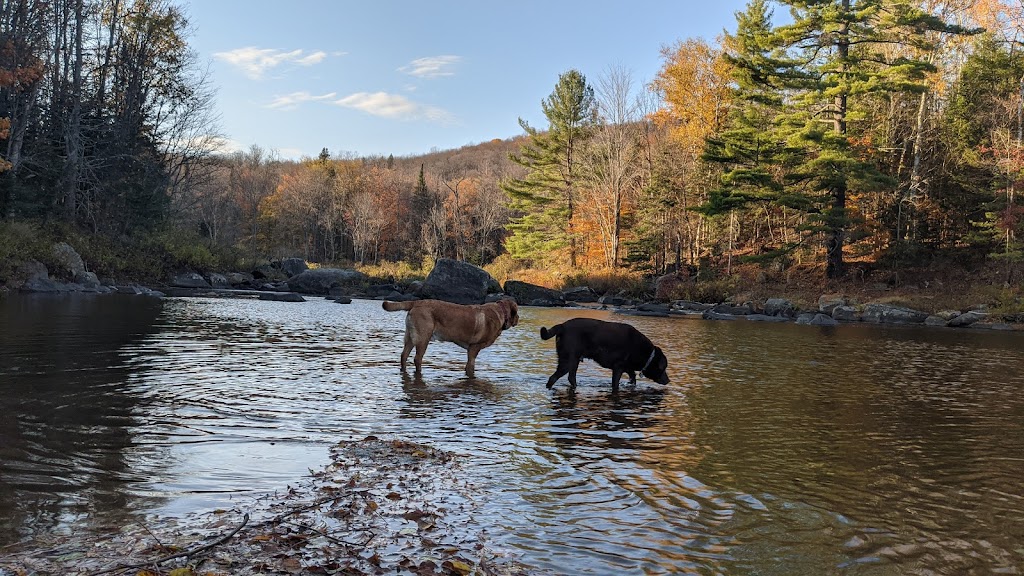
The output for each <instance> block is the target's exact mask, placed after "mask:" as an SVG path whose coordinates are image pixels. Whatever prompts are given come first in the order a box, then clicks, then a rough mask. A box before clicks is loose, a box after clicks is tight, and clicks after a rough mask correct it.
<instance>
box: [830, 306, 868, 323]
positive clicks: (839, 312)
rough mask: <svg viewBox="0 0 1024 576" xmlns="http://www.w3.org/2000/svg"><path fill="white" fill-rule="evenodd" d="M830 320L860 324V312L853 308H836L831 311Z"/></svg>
mask: <svg viewBox="0 0 1024 576" xmlns="http://www.w3.org/2000/svg"><path fill="white" fill-rule="evenodd" d="M832 318H833V319H835V320H838V321H840V322H860V320H861V318H860V312H858V311H857V309H856V308H855V307H853V306H836V307H835V308H833V309H832Z"/></svg>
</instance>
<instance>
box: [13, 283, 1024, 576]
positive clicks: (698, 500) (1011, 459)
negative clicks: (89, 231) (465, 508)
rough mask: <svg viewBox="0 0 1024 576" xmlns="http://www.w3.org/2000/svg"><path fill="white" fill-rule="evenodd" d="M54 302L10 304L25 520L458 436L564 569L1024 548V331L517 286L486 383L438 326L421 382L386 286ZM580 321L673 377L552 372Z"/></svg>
mask: <svg viewBox="0 0 1024 576" xmlns="http://www.w3.org/2000/svg"><path fill="white" fill-rule="evenodd" d="M61 302H62V301H57V302H54V301H43V302H41V303H40V302H29V303H28V304H26V303H25V301H18V302H17V304H16V305H14V304H11V303H10V302H9V301H8V302H4V301H0V320H4V322H0V344H3V347H2V349H0V382H2V385H3V387H4V390H5V394H4V395H3V400H0V402H2V403H3V404H2V405H0V408H2V409H3V410H4V413H5V414H9V415H16V416H15V417H14V418H13V419H12V418H10V417H7V418H5V419H4V420H2V421H0V509H4V510H9V511H11V512H10V513H9V514H7V515H6V517H5V518H4V521H5V523H4V527H6V528H7V529H8V530H9V533H10V534H13V535H14V536H12V537H18V535H24V534H26V533H30V532H31V531H33V530H51V531H60V530H66V529H69V527H73V526H76V525H79V524H81V523H83V522H86V523H92V524H102V523H111V524H114V525H116V523H117V522H121V521H124V519H123V517H124V516H125V515H133V514H160V515H168V514H181V513H186V512H190V511H193V510H201V509H208V508H212V507H222V506H229V505H231V502H233V501H234V500H235V499H237V498H240V497H242V496H245V495H250V494H258V493H261V492H265V491H273V490H281V489H283V488H284V487H286V486H287V485H288V484H289V483H294V482H295V481H296V480H297V479H299V478H301V477H302V476H303V475H304V474H306V473H307V470H308V469H315V468H318V467H319V466H321V465H322V464H324V463H325V462H326V461H327V451H326V447H327V446H329V445H331V444H333V443H335V442H337V441H338V440H341V439H351V438H358V437H361V436H364V435H367V434H377V435H393V436H398V437H403V438H407V439H410V440H414V441H421V442H427V443H430V444H432V445H435V446H437V447H439V448H443V449H446V450H451V451H453V452H455V453H457V454H459V455H460V457H461V461H462V466H463V470H464V472H465V474H466V477H467V480H468V481H471V482H472V483H473V484H474V485H475V486H477V487H478V488H479V490H480V493H481V498H483V499H484V501H483V502H482V503H481V504H482V515H481V516H480V517H477V518H475V519H474V522H476V523H478V524H479V526H480V527H486V528H487V530H488V533H489V535H490V538H491V539H492V540H493V543H494V545H496V546H498V547H506V548H507V549H508V550H510V551H512V552H515V553H517V554H519V555H520V556H521V557H522V558H523V560H524V561H525V563H527V564H529V565H532V566H535V567H537V568H539V569H541V570H548V571H551V572H555V573H559V574H607V573H616V572H628V573H647V574H669V573H694V574H718V573H734V574H748V573H749V574H797V573H801V574H826V573H836V572H847V571H848V572H855V573H857V574H893V573H920V572H935V573H968V572H971V571H978V572H994V571H998V570H1013V569H1016V567H1019V566H1021V565H1024V549H1022V548H1021V547H1020V545H1019V544H1018V543H1019V542H1020V541H1024V512H1022V510H1024V506H1022V501H1024V488H1022V486H1021V484H1020V482H1019V478H1020V476H1021V473H1022V472H1024V458H1022V457H1021V456H1020V454H1022V453H1024V424H1022V423H1024V393H1022V392H1024V376H1022V374H1024V370H1022V368H1024V359H1022V357H1021V355H1020V354H1019V350H1020V344H1021V343H1022V339H1021V335H1018V334H980V333H976V332H965V331H959V332H957V331H935V330H932V331H923V330H914V329H886V328H880V327H859V326H843V327H840V328H838V329H820V328H816V327H807V326H795V325H774V324H773V325H762V324H759V325H750V324H747V323H740V322H734V323H715V322H704V321H698V320H691V319H678V318H670V319H663V318H645V317H618V316H614V315H611V314H609V313H608V312H604V311H593V310H549V309H535V308H523V309H522V310H521V317H522V318H521V323H520V325H519V326H518V327H516V328H514V329H512V330H510V331H508V332H506V333H505V334H503V335H502V337H501V338H500V339H499V340H498V342H497V343H496V344H495V345H494V346H492V347H491V348H488V349H487V350H485V351H484V352H482V353H481V355H480V357H479V358H478V360H477V374H478V377H477V378H472V379H471V378H465V377H464V376H463V375H462V374H461V367H462V365H463V364H464V362H465V356H464V354H465V353H464V352H463V351H462V350H461V349H458V348H456V347H454V346H451V345H446V344H432V345H431V347H430V349H429V351H428V353H427V358H426V362H425V366H424V373H423V375H422V378H414V377H411V376H408V375H402V374H401V373H400V372H399V370H398V368H397V360H398V354H399V351H400V350H401V345H402V330H403V327H404V319H403V318H404V314H400V313H394V314H389V313H386V312H384V311H383V310H381V308H380V304H379V302H369V301H358V300H357V301H355V302H353V303H352V304H351V305H338V304H334V303H332V302H329V301H325V300H318V299H314V300H311V301H310V302H307V303H305V304H301V305H295V304H292V303H278V302H262V301H253V300H227V301H224V300H199V299H168V300H164V301H162V302H159V301H151V302H150V303H143V304H138V302H139V300H133V301H130V302H129V301H116V300H113V299H111V300H103V299H97V300H96V301H94V302H93V303H92V304H88V305H86V304H81V303H77V304H73V305H72V304H68V303H66V302H64V303H63V304H62V303H61ZM109 302H116V304H114V305H111V304H108V303H109ZM152 302H157V303H156V304H153V303H152ZM2 306H7V307H6V308H4V307H2ZM62 306H65V307H66V308H62ZM89 306H93V308H90V307H89ZM133 306H134V307H137V308H133ZM40 309H45V310H47V311H48V314H43V315H40V314H39V313H38V311H39V310H40ZM580 315H586V316H591V317H598V318H607V319H612V320H618V321H624V322H630V323H633V324H636V325H637V326H638V327H640V328H641V329H642V330H643V331H644V332H645V333H646V334H648V335H649V336H650V337H651V338H652V339H653V340H655V341H656V342H657V343H659V344H660V345H661V346H662V347H663V348H664V349H665V350H666V353H667V355H668V356H669V358H670V375H671V377H672V381H673V383H672V384H671V385H669V386H659V385H657V384H653V383H650V382H648V381H646V380H644V379H642V378H641V381H640V383H638V384H637V385H635V386H630V385H624V386H623V387H622V390H621V391H620V393H618V394H612V393H611V391H610V387H609V386H608V379H609V374H608V371H606V370H603V369H601V368H600V367H597V366H596V365H594V364H592V363H585V364H584V365H583V366H581V370H580V374H579V378H580V383H579V387H578V389H577V390H576V392H575V393H571V392H569V391H568V390H567V389H566V387H565V383H564V380H563V382H561V383H560V384H559V385H558V386H556V387H555V389H554V390H551V391H549V390H546V389H545V387H544V382H545V381H546V379H547V375H548V374H549V373H550V371H552V370H553V368H554V364H555V357H554V351H553V344H552V343H551V342H542V341H540V339H539V337H538V336H537V334H538V331H539V328H540V327H541V326H551V325H553V324H555V323H557V322H561V321H562V320H564V319H566V318H568V317H571V316H580ZM99 318H102V319H103V321H102V323H100V322H99V321H98V319H99ZM41 323H42V324H41ZM98 325H102V326H103V327H104V328H103V329H102V330H100V331H98V332H97V331H96V326H98ZM980 359H984V361H979V360H980ZM86 519H87V520H86ZM0 534H3V532H0ZM5 537H6V536H5ZM0 543H2V540H0Z"/></svg>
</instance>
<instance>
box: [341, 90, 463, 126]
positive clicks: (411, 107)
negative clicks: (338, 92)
mask: <svg viewBox="0 0 1024 576" xmlns="http://www.w3.org/2000/svg"><path fill="white" fill-rule="evenodd" d="M334 103H335V104H337V105H338V106H344V107H345V108H354V109H356V110H362V111H363V112H366V113H367V114H373V115H374V116H382V117H384V118H397V119H400V120H421V119H426V120H431V121H434V122H450V121H451V120H452V115H451V114H450V113H449V112H447V111H446V110H443V109H441V108H436V107H434V106H426V105H423V104H419V103H417V102H413V101H412V100H409V99H408V98H406V97H405V96H400V95H398V94H388V93H387V92H373V93H370V92H357V93H355V94H351V95H349V96H346V97H344V98H342V99H340V100H336V101H335V102H334Z"/></svg>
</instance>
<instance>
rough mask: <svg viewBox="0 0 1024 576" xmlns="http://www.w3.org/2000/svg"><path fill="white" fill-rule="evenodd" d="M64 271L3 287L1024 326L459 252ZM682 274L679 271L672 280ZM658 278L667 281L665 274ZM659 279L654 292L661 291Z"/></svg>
mask: <svg viewBox="0 0 1024 576" xmlns="http://www.w3.org/2000/svg"><path fill="white" fill-rule="evenodd" d="M54 256H55V260H56V261H57V262H59V268H60V269H59V270H56V271H55V272H54V273H53V274H51V273H50V271H49V270H47V268H46V266H44V265H43V264H41V263H39V262H37V261H29V262H25V263H23V264H22V265H21V266H20V267H19V270H18V273H17V275H16V278H17V279H18V280H17V281H16V282H15V283H14V285H12V286H7V287H5V288H4V290H7V291H9V290H15V291H19V292H23V293H76V294H112V293H117V294H132V295H140V296H151V297H165V296H170V297H187V296H197V297H211V298H254V299H260V300H273V301H281V302H304V301H305V300H306V297H309V296H317V297H324V298H328V299H331V300H333V301H335V302H338V303H342V304H345V303H350V302H351V301H352V299H353V298H365V299H373V300H393V301H401V300H414V299H426V298H434V299H439V300H445V301H449V302H456V303H460V304H479V303H484V302H490V301H494V300H497V299H501V298H513V299H515V300H516V302H517V303H518V304H519V305H520V306H542V307H574V306H586V307H599V308H602V309H611V310H613V311H615V312H616V313H620V314H626V315H638V316H663V317H667V316H686V317H699V318H701V319H704V320H718V321H735V320H747V321H752V322H794V323H796V324H806V325H814V326H836V325H839V324H849V323H866V324H886V325H921V326H930V327H948V328H967V327H971V328H984V329H989V330H1004V331H1016V330H1022V329H1024V318H1021V316H1022V315H1019V314H1018V315H1014V316H1001V315H996V314H990V313H989V312H988V311H987V310H986V309H985V307H984V306H976V307H973V308H971V309H968V310H952V309H950V310H939V311H935V312H934V313H929V312H924V311H921V310H916V309H913V308H908V307H905V306H898V305H893V304H888V303H881V302H866V303H858V302H856V301H854V300H853V299H851V298H848V297H846V296H844V295H842V294H824V295H821V296H820V297H819V298H818V301H817V303H816V304H817V305H816V306H815V307H813V308H810V309H807V308H804V309H801V308H800V307H799V306H797V305H796V304H794V303H793V302H792V301H791V300H788V299H786V298H768V299H766V300H764V302H754V301H745V302H742V303H736V302H711V303H709V302H693V301H687V300H662V301H642V300H636V299H633V298H628V297H625V296H621V295H615V294H598V293H596V292H595V291H593V290H591V289H590V288H589V287H587V286H576V287H572V288H569V289H566V290H553V289H550V288H545V287H543V286H537V285H534V284H530V283H527V282H521V281H518V280H509V281H507V282H505V283H504V285H501V284H499V283H498V281H497V280H495V279H494V278H493V277H491V275H490V274H488V273H487V272H486V271H485V270H483V269H482V268H479V267H477V266H474V265H472V264H468V263H466V262H460V261H456V260H449V259H440V260H438V261H437V262H436V264H435V266H434V268H433V270H432V271H431V272H430V274H429V275H428V276H427V278H426V279H425V280H424V281H422V282H412V283H409V284H400V283H396V282H389V281H386V280H381V279H374V278H371V277H369V276H367V275H365V274H363V273H362V272H359V271H357V270H354V269H347V268H312V269H311V268H309V267H308V265H307V264H306V262H305V261H304V260H302V259H301V258H287V259H283V260H279V261H275V262H273V263H271V264H268V265H264V266H261V267H259V268H257V269H256V270H253V271H252V272H230V273H217V272H211V273H206V274H200V273H198V272H195V271H181V272H179V273H178V274H175V275H174V276H173V277H171V278H169V279H168V280H167V281H166V282H165V283H162V284H157V285H151V286H146V285H142V284H134V283H118V282H114V281H110V280H106V281H101V280H100V279H99V278H97V277H96V275H95V274H94V273H92V272H89V271H87V270H86V267H85V265H84V263H83V261H82V258H81V257H80V256H79V255H78V254H77V252H75V250H74V249H73V248H72V247H71V246H70V245H68V244H66V243H59V244H57V245H55V246H54ZM669 280H670V281H673V282H678V279H677V278H671V279H669ZM659 282H660V279H659ZM660 291H661V290H659V289H658V287H657V285H656V289H655V293H658V292H660Z"/></svg>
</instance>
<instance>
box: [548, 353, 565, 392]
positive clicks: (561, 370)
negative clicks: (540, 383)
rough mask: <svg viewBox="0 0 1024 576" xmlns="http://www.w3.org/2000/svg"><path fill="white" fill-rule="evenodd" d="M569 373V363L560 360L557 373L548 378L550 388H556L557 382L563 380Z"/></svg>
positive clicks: (556, 369)
mask: <svg viewBox="0 0 1024 576" xmlns="http://www.w3.org/2000/svg"><path fill="white" fill-rule="evenodd" d="M568 373H569V362H568V361H563V360H562V359H561V358H559V359H558V367H557V368H555V373H554V374H552V375H551V377H550V378H548V388H551V387H552V386H554V385H555V382H557V381H558V379H559V378H561V377H562V376H565V375H566V374H568Z"/></svg>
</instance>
